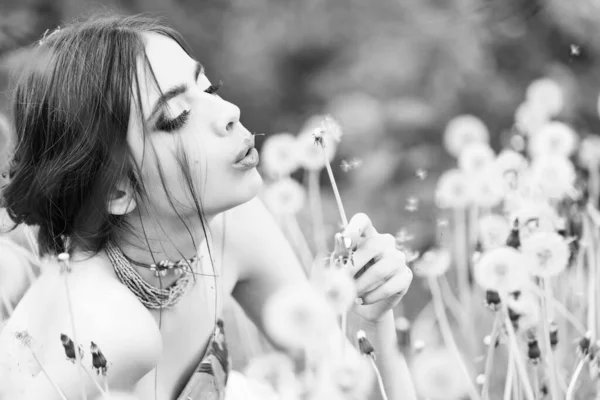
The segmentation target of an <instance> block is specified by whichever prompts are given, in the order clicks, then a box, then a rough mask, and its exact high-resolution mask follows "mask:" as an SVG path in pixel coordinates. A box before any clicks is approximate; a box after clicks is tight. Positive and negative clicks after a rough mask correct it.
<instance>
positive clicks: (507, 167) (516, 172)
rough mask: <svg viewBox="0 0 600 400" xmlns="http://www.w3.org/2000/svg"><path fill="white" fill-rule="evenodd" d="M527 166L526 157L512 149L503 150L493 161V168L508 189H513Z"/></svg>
mask: <svg viewBox="0 0 600 400" xmlns="http://www.w3.org/2000/svg"><path fill="white" fill-rule="evenodd" d="M526 168H527V159H526V158H525V157H523V156H522V155H521V154H519V153H517V152H516V151H514V150H509V149H507V150H503V151H502V152H501V153H500V154H499V155H498V157H497V158H496V160H495V161H494V169H495V170H496V172H497V173H498V175H499V176H500V177H501V178H502V179H503V180H504V184H505V185H504V186H505V188H506V189H508V190H515V189H516V188H517V187H518V184H519V180H520V178H521V176H522V174H523V172H524V171H525V169H526Z"/></svg>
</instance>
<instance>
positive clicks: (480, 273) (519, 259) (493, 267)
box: [473, 246, 530, 294]
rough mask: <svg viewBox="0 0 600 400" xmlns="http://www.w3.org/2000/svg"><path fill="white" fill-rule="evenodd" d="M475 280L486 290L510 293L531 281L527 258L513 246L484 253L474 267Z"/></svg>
mask: <svg viewBox="0 0 600 400" xmlns="http://www.w3.org/2000/svg"><path fill="white" fill-rule="evenodd" d="M473 273H474V276H475V281H476V282H477V283H478V284H479V286H481V287H482V288H483V289H484V290H494V291H497V292H499V293H501V294H502V293H510V292H514V291H516V290H519V289H521V288H522V287H523V286H525V285H527V284H528V282H530V275H529V269H528V266H527V258H526V257H524V256H523V254H521V253H520V252H519V251H517V250H515V249H513V248H512V247H506V246H503V247H498V248H496V249H493V250H490V251H487V252H485V253H483V255H482V256H481V258H480V259H479V260H478V261H477V263H476V264H475V267H474V268H473Z"/></svg>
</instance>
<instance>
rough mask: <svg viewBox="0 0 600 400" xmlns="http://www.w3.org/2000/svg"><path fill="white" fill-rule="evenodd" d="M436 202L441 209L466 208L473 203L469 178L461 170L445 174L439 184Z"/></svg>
mask: <svg viewBox="0 0 600 400" xmlns="http://www.w3.org/2000/svg"><path fill="white" fill-rule="evenodd" d="M435 201H436V205H437V206H438V207H439V208H465V207H467V206H468V205H469V204H470V202H471V190H470V188H469V180H468V176H467V175H466V174H465V173H464V172H462V171H461V170H459V169H451V170H448V171H446V172H444V173H443V174H442V175H441V176H440V178H439V179H438V182H437V187H436V190H435Z"/></svg>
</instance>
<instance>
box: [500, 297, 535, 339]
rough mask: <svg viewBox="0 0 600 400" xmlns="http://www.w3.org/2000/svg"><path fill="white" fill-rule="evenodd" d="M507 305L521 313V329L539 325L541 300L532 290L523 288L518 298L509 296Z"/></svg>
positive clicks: (522, 330) (523, 330)
mask: <svg viewBox="0 0 600 400" xmlns="http://www.w3.org/2000/svg"><path fill="white" fill-rule="evenodd" d="M507 305H508V306H509V307H510V308H511V309H512V310H513V311H515V312H516V313H518V314H519V315H520V316H519V331H521V332H525V331H527V330H528V329H531V328H535V327H537V326H538V324H539V322H540V317H541V310H540V301H539V298H538V297H537V296H536V295H535V294H534V293H533V292H532V291H531V290H527V289H525V290H522V291H521V293H520V294H519V296H518V298H516V299H515V298H514V297H513V296H509V297H508V299H507Z"/></svg>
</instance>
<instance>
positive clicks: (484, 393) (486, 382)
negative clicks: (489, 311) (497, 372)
mask: <svg viewBox="0 0 600 400" xmlns="http://www.w3.org/2000/svg"><path fill="white" fill-rule="evenodd" d="M500 325H501V323H500V317H499V316H498V314H496V316H495V318H494V324H493V325H492V332H491V333H490V343H489V345H488V351H487V356H486V358H485V370H484V378H483V387H482V388H481V397H482V399H483V400H488V399H489V398H490V379H492V367H493V366H494V350H495V349H496V340H497V338H498V334H499V328H500Z"/></svg>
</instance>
